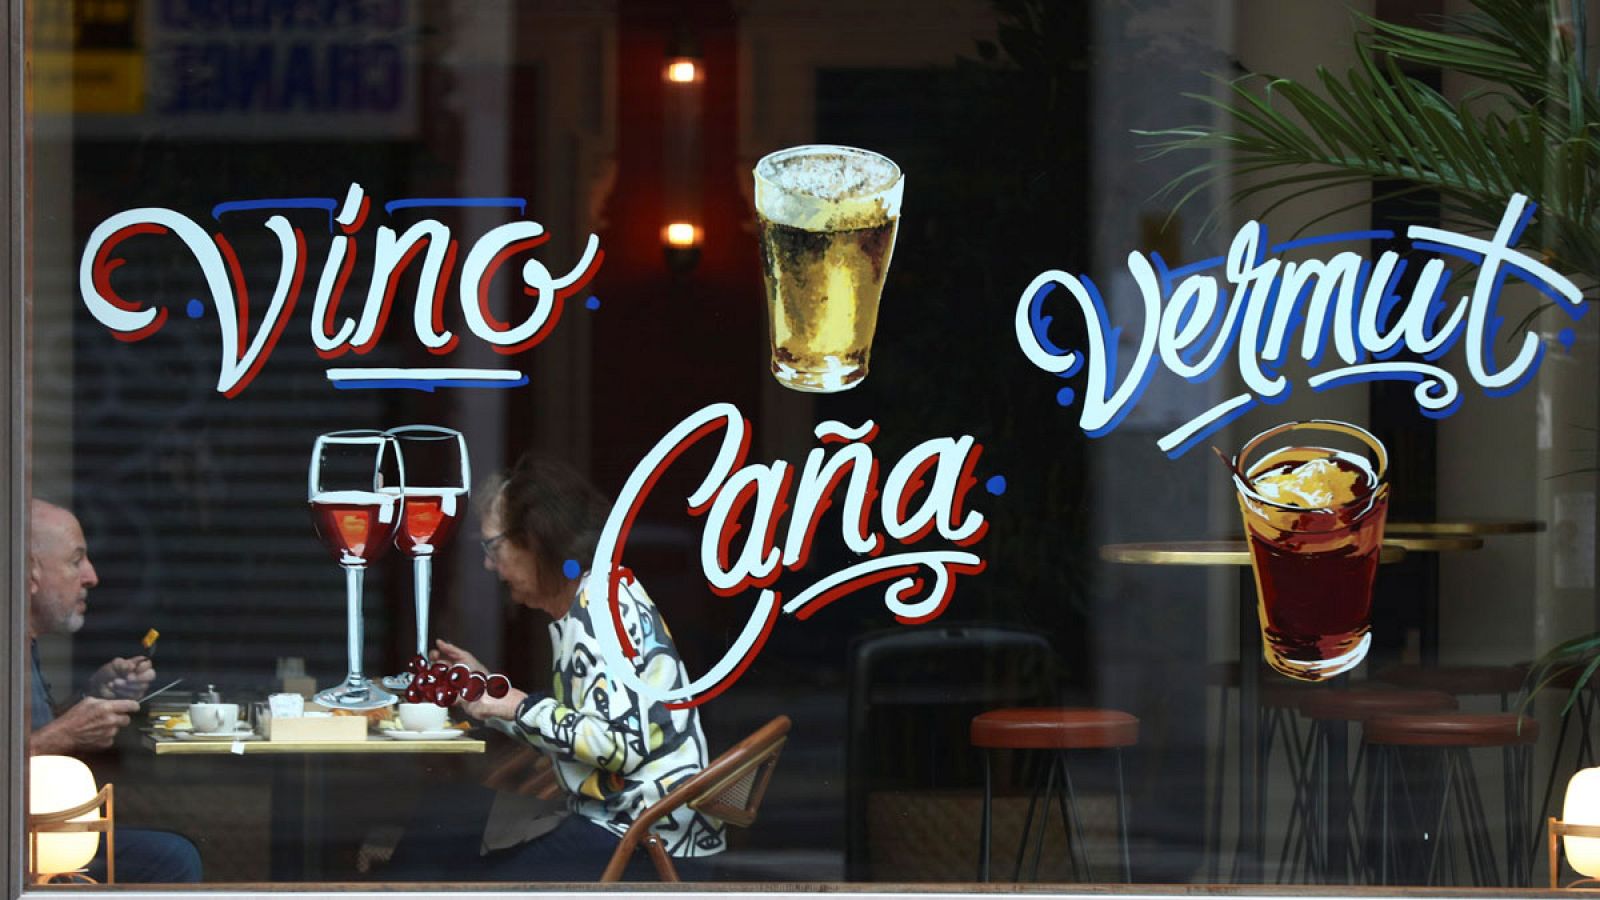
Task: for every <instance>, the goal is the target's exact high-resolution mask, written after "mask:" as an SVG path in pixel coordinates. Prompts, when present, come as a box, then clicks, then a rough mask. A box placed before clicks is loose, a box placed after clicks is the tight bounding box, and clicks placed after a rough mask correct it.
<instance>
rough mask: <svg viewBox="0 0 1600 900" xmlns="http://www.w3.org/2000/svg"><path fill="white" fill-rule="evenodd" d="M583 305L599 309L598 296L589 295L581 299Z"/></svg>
mask: <svg viewBox="0 0 1600 900" xmlns="http://www.w3.org/2000/svg"><path fill="white" fill-rule="evenodd" d="M583 305H584V306H587V307H588V308H590V309H599V308H600V298H599V297H590V298H589V299H587V300H585V301H583Z"/></svg>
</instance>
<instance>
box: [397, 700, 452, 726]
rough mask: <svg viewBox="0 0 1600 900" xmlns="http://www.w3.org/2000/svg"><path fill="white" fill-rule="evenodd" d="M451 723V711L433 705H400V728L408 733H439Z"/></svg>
mask: <svg viewBox="0 0 1600 900" xmlns="http://www.w3.org/2000/svg"><path fill="white" fill-rule="evenodd" d="M449 721H450V711H449V710H447V709H445V708H444V707H442V706H436V705H434V704H432V703H402V704H400V727H401V728H404V729H405V730H407V731H439V730H441V729H443V728H444V726H445V724H446V723H448V722H449Z"/></svg>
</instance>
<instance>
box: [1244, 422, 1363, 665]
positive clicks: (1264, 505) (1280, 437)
mask: <svg viewBox="0 0 1600 900" xmlns="http://www.w3.org/2000/svg"><path fill="white" fill-rule="evenodd" d="M1329 443H1332V444H1336V445H1339V446H1340V447H1346V446H1347V447H1349V448H1350V449H1336V448H1334V447H1328V446H1323V445H1324V444H1329ZM1270 447H1275V449H1269V448H1270ZM1232 467H1233V481H1234V487H1235V488H1236V489H1237V490H1238V494H1239V509H1240V511H1241V512H1242V513H1243V515H1244V530H1245V537H1246V539H1247V540H1248V542H1249V545H1250V562H1251V567H1252V569H1253V570H1254V572H1255V579H1256V597H1257V603H1258V609H1259V614H1260V619H1261V636H1262V652H1263V654H1264V655H1265V657H1266V660H1267V662H1268V664H1270V665H1271V666H1272V667H1273V668H1274V669H1276V670H1277V671H1279V672H1281V673H1283V674H1284V675H1288V676H1289V677H1291V678H1298V679H1300V680H1303V681H1321V680H1323V679H1325V678H1331V677H1333V676H1335V675H1338V674H1339V673H1341V672H1347V671H1349V670H1350V669H1353V668H1355V667H1356V666H1358V665H1360V664H1361V661H1362V660H1363V659H1364V658H1366V655H1367V648H1368V646H1370V645H1371V643H1372V635H1371V622H1372V583H1373V579H1374V578H1375V577H1376V575H1377V568H1378V555H1379V551H1380V550H1381V549H1382V547H1383V524H1384V518H1385V516H1386V514H1387V512H1388V509H1389V485H1388V483H1387V482H1386V481H1385V480H1384V479H1385V475H1386V473H1387V470H1388V453H1387V452H1386V451H1385V450H1384V447H1383V444H1382V443H1381V442H1379V441H1378V439H1377V438H1376V437H1374V436H1372V435H1371V434H1370V433H1368V432H1367V431H1366V430H1364V429H1362V428H1359V427H1357V426H1355V425H1350V424H1348V423H1345V422H1334V421H1325V420H1315V421H1310V422H1290V423H1288V424H1285V425H1279V426H1277V427H1276V428H1272V429H1269V430H1267V431H1264V432H1262V433H1261V434H1259V435H1256V436H1255V437H1253V438H1251V439H1250V440H1249V441H1248V442H1247V443H1246V444H1245V445H1244V447H1243V448H1242V449H1241V450H1240V451H1239V455H1238V456H1236V457H1234V459H1233V460H1232Z"/></svg>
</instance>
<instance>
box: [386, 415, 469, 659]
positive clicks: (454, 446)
mask: <svg viewBox="0 0 1600 900" xmlns="http://www.w3.org/2000/svg"><path fill="white" fill-rule="evenodd" d="M385 434H387V435H388V436H390V437H391V438H393V439H394V441H395V446H396V448H397V449H398V450H399V453H400V456H401V457H403V458H404V459H405V462H406V471H407V472H408V473H409V480H408V481H407V482H406V485H405V488H404V489H403V493H404V495H405V516H404V518H403V519H402V520H401V522H400V525H399V527H398V528H397V529H396V530H395V532H394V543H395V546H397V547H399V548H400V552H401V553H404V554H405V555H407V556H409V557H411V572H412V583H413V590H414V603H415V606H416V613H417V654H418V655H420V656H426V655H427V654H428V612H429V606H430V604H431V599H432V597H431V595H432V591H433V558H434V557H435V556H436V555H438V553H439V550H440V548H442V547H443V546H444V545H445V544H447V543H448V542H449V541H450V538H451V537H453V536H454V535H455V531H456V525H457V524H458V523H459V522H460V521H461V516H462V515H463V514H464V513H465V512H466V507H467V493H468V487H467V486H468V485H469V484H471V483H472V469H471V463H470V462H469V461H468V458H467V441H466V438H464V437H462V436H461V432H459V431H455V430H454V429H450V428H441V427H439V426H437V425H407V426H404V427H402V428H395V429H391V430H390V431H388V432H385ZM410 680H411V675H410V674H409V673H406V672H402V673H400V674H398V675H390V676H388V677H386V678H384V679H383V683H384V685H385V686H386V687H389V688H390V689H393V690H399V689H402V688H404V687H405V686H406V685H407V684H409V683H410Z"/></svg>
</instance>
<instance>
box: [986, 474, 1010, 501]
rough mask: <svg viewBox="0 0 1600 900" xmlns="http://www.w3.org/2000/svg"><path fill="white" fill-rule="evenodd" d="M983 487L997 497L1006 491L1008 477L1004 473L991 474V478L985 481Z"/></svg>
mask: <svg viewBox="0 0 1600 900" xmlns="http://www.w3.org/2000/svg"><path fill="white" fill-rule="evenodd" d="M983 489H984V490H986V491H988V492H989V493H991V494H993V495H995V496H996V497H998V496H1000V495H1001V494H1004V493H1005V492H1006V477H1005V476H1004V475H993V476H990V478H989V480H988V481H985V482H984V483H983Z"/></svg>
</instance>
